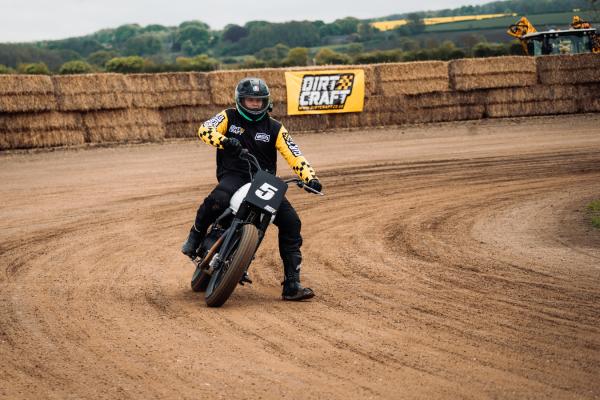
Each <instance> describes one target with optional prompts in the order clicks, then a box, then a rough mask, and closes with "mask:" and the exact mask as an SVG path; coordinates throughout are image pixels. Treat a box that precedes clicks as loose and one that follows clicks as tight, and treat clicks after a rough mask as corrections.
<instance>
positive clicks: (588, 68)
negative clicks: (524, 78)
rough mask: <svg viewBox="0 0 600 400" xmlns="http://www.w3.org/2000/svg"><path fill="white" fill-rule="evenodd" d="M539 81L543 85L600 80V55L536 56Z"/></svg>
mask: <svg viewBox="0 0 600 400" xmlns="http://www.w3.org/2000/svg"><path fill="white" fill-rule="evenodd" d="M536 62H537V69H538V76H539V81H540V83H542V84H544V85H556V84H573V83H594V82H600V56H599V55H598V54H593V53H590V54H579V55H577V56H571V55H561V56H546V57H538V58H537V60H536Z"/></svg>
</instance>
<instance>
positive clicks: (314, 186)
mask: <svg viewBox="0 0 600 400" xmlns="http://www.w3.org/2000/svg"><path fill="white" fill-rule="evenodd" d="M306 186H308V187H309V188H311V189H313V190H316V191H317V192H320V191H321V190H322V189H323V185H321V182H319V180H318V179H311V180H310V181H308V183H307V184H306Z"/></svg>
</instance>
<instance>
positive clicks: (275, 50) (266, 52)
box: [254, 43, 290, 61]
mask: <svg viewBox="0 0 600 400" xmlns="http://www.w3.org/2000/svg"><path fill="white" fill-rule="evenodd" d="M289 51H290V48H289V47H287V46H286V45H285V44H282V43H278V44H276V45H275V46H273V47H265V48H264V49H261V50H260V51H258V52H257V53H256V54H254V55H255V56H256V58H258V59H260V60H264V61H281V60H283V59H284V58H285V57H286V56H287V55H288V53H289Z"/></svg>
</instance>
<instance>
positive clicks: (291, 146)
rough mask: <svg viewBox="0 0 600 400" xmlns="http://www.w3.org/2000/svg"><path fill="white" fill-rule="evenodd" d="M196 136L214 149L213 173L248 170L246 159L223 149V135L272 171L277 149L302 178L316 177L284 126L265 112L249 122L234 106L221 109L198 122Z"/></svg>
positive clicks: (239, 172) (240, 172) (244, 171)
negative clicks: (257, 119) (234, 155)
mask: <svg viewBox="0 0 600 400" xmlns="http://www.w3.org/2000/svg"><path fill="white" fill-rule="evenodd" d="M198 136H200V139H202V141H204V142H205V143H207V144H210V145H212V146H215V147H217V149H218V150H217V177H220V176H222V175H223V174H224V173H227V172H232V173H236V174H247V172H248V163H246V162H245V161H244V160H241V159H240V158H239V157H233V156H232V155H230V154H229V153H227V152H226V151H224V150H223V145H222V143H221V141H222V140H223V138H224V137H230V138H236V139H238V140H239V141H240V143H241V144H242V147H244V148H245V149H248V151H249V152H250V153H252V154H253V155H254V156H255V157H256V158H257V159H258V162H259V164H260V166H261V167H262V168H263V169H265V170H268V171H269V172H271V173H273V174H275V172H276V171H277V151H279V152H280V153H281V155H282V156H283V158H284V159H285V160H286V161H287V163H288V164H289V165H290V167H292V170H293V171H294V172H295V173H296V174H297V175H298V176H299V177H300V178H301V179H302V180H303V181H304V182H308V181H310V180H311V179H315V178H316V177H317V176H316V174H315V171H314V169H313V168H312V167H311V166H310V165H309V163H308V161H307V160H306V158H304V156H303V155H302V152H301V151H300V149H299V148H298V146H297V145H296V144H295V143H294V141H293V140H292V137H291V136H290V134H289V133H288V131H287V129H285V127H284V126H283V124H282V123H281V122H279V121H277V120H276V119H273V118H271V117H270V116H269V115H268V114H267V115H266V116H265V117H264V118H263V119H261V120H260V121H256V122H253V121H248V120H246V119H245V118H244V117H243V116H242V115H240V113H239V112H238V111H237V110H236V109H235V108H230V109H227V110H223V111H221V112H220V113H218V114H217V115H215V116H214V117H212V118H211V119H209V120H208V121H206V122H204V123H203V124H202V126H201V127H200V129H199V130H198Z"/></svg>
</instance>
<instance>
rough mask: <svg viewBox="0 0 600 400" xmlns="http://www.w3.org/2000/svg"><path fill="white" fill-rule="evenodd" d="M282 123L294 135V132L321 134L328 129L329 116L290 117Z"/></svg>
mask: <svg viewBox="0 0 600 400" xmlns="http://www.w3.org/2000/svg"><path fill="white" fill-rule="evenodd" d="M281 122H282V123H283V125H284V126H285V127H286V128H287V129H288V131H290V133H292V134H293V133H294V132H321V131H324V130H326V129H327V114H316V115H290V116H287V117H285V118H284V119H283V120H282V121H281Z"/></svg>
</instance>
